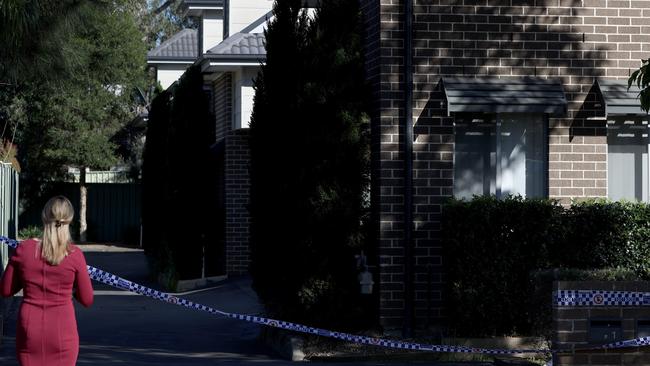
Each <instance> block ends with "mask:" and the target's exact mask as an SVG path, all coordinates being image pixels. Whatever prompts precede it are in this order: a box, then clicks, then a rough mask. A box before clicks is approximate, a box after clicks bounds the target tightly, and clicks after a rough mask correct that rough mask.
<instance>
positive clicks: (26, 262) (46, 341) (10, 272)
mask: <svg viewBox="0 0 650 366" xmlns="http://www.w3.org/2000/svg"><path fill="white" fill-rule="evenodd" d="M21 289H22V290H23V301H22V304H21V305H20V312H19V314H18V326H17V327H16V354H17V357H18V361H19V362H20V365H22V366H45V365H47V366H73V365H75V363H76V362H77V356H78V354H79V335H78V333H77V320H76V318H75V314H74V307H73V305H72V296H73V290H75V293H74V297H75V298H76V299H77V300H78V301H79V302H80V303H81V304H82V305H84V306H86V307H88V306H90V305H91V304H92V303H93V288H92V284H91V283H90V277H89V276H88V270H87V269H86V259H85V257H84V255H83V253H82V252H81V250H80V249H79V248H78V247H76V246H74V245H71V251H70V253H69V254H68V256H67V257H65V258H64V259H63V261H61V263H59V265H57V266H52V265H50V264H48V263H47V262H45V261H44V260H43V259H41V255H40V249H39V245H38V241H36V240H32V239H30V240H25V241H23V242H22V243H21V244H20V245H19V246H18V249H17V250H16V254H15V255H14V256H13V257H11V258H10V260H9V265H8V266H7V269H6V271H5V273H4V275H3V277H2V282H1V283H0V295H2V296H4V297H9V296H12V295H14V294H15V293H17V292H18V291H20V290H21Z"/></svg>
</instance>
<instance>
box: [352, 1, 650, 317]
mask: <svg viewBox="0 0 650 366" xmlns="http://www.w3.org/2000/svg"><path fill="white" fill-rule="evenodd" d="M373 3H377V2H372V1H368V2H365V3H362V4H364V5H365V6H364V10H365V11H366V14H367V21H368V22H369V24H368V26H367V28H369V29H373V27H375V28H376V27H378V28H379V30H378V32H370V33H369V34H368V36H367V37H368V39H369V42H375V43H376V44H378V45H379V47H380V51H379V54H377V53H373V52H368V54H367V57H368V59H369V60H368V64H369V65H374V64H378V66H377V68H376V70H377V71H376V72H377V74H378V75H375V74H373V73H370V74H369V78H370V80H371V82H372V84H373V85H374V91H375V93H376V95H378V107H377V108H378V111H376V113H375V115H373V119H372V128H373V133H374V134H378V136H379V137H378V138H377V139H376V140H375V141H374V144H373V159H374V161H373V183H374V184H375V186H374V188H375V189H374V194H375V196H373V207H374V210H375V212H374V215H375V217H376V218H377V221H378V222H379V227H378V228H377V236H378V237H377V243H378V248H379V263H380V278H379V279H380V282H381V285H380V290H379V291H380V297H381V300H380V301H381V303H380V307H381V319H382V324H383V325H384V326H386V327H388V328H391V327H398V326H400V325H401V324H402V318H401V315H402V307H403V304H404V302H403V301H404V292H403V263H404V258H403V254H402V252H403V239H402V237H403V233H402V226H401V222H402V221H401V220H402V213H403V203H402V202H403V201H402V196H401V195H402V188H403V186H402V182H403V181H402V179H403V178H402V177H403V171H402V162H403V160H402V157H401V153H400V150H401V146H400V144H401V137H400V134H401V130H400V125H401V123H402V118H401V116H402V111H401V109H400V108H401V105H402V103H403V93H402V91H403V90H404V89H403V84H402V63H403V58H402V52H403V49H402V46H403V24H402V21H403V15H402V10H403V4H402V1H401V0H380V1H379V4H378V5H377V6H378V12H379V16H376V15H374V14H373V12H374V11H375V8H374V7H373V6H372V5H369V4H373ZM414 3H415V4H414V23H413V27H414V32H413V37H414V39H413V45H414V49H413V50H412V52H413V56H414V70H413V71H414V75H413V80H414V105H413V116H414V121H413V123H414V139H415V141H414V190H415V197H414V204H415V208H414V219H415V223H414V230H415V231H414V240H415V255H416V268H415V276H416V284H415V289H416V307H417V309H416V311H417V312H416V315H417V316H418V317H419V318H420V319H422V318H425V317H426V318H429V319H434V320H435V321H441V319H442V318H444V312H443V309H442V307H441V301H440V299H441V296H442V293H441V291H442V290H441V289H442V281H443V276H442V265H443V258H442V257H441V244H442V243H441V242H440V234H439V223H440V217H441V208H442V206H441V205H442V202H443V201H444V200H445V199H446V198H447V197H450V196H451V195H452V194H453V151H454V127H453V117H447V111H446V102H445V100H444V95H443V91H442V90H441V85H440V78H441V76H472V75H481V76H498V77H523V76H539V77H551V78H558V79H560V80H561V81H562V83H563V85H564V89H565V93H566V97H567V100H568V103H569V104H568V109H569V113H568V116H567V117H566V118H551V119H550V120H549V131H548V132H549V193H550V196H551V197H552V198H558V199H560V200H561V201H562V202H564V203H568V202H569V201H570V200H571V199H572V198H585V197H606V195H607V187H606V185H607V145H606V144H607V137H606V122H605V119H604V118H602V117H603V114H604V111H603V106H602V103H601V102H600V101H599V100H598V97H597V95H596V93H594V92H593V90H592V85H593V82H594V79H595V78H596V77H608V78H626V77H627V76H628V74H629V72H630V69H635V68H637V67H638V66H639V65H640V59H642V58H648V56H649V55H650V1H640V0H639V1H629V0H617V1H614V0H414ZM377 33H378V35H377ZM369 69H370V70H373V69H372V68H369ZM428 280H431V282H430V283H429V282H428ZM430 284H433V285H430ZM429 293H432V294H429ZM428 296H432V297H431V298H433V299H434V303H433V305H432V304H431V303H429V302H427V299H428ZM428 307H432V310H431V311H428V310H427V308H428Z"/></svg>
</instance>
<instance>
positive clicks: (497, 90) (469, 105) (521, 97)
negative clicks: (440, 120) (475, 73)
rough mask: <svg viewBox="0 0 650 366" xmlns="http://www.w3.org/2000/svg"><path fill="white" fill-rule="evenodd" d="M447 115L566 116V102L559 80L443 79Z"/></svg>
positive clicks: (532, 78) (533, 78)
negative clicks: (472, 113) (512, 114)
mask: <svg viewBox="0 0 650 366" xmlns="http://www.w3.org/2000/svg"><path fill="white" fill-rule="evenodd" d="M442 83H443V88H444V91H445V95H446V97H447V112H448V113H449V115H451V113H454V112H482V113H547V114H550V115H554V116H564V115H566V108H567V102H566V98H565V96H564V89H563V88H562V84H561V83H560V81H559V80H549V79H542V78H537V77H524V78H515V79H497V78H494V77H477V78H469V77H443V78H442Z"/></svg>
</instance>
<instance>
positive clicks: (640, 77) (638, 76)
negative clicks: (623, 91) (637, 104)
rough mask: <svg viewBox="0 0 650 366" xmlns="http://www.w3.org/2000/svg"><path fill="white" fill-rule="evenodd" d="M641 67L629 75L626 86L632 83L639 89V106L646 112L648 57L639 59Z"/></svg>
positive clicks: (648, 107)
mask: <svg viewBox="0 0 650 366" xmlns="http://www.w3.org/2000/svg"><path fill="white" fill-rule="evenodd" d="M641 62H642V63H643V64H642V65H641V67H640V68H639V69H638V70H636V71H635V72H633V73H632V75H630V79H629V80H628V82H627V83H628V87H631V86H632V85H633V84H634V85H636V86H638V87H639V89H641V94H640V96H639V99H641V108H643V110H645V111H646V112H647V111H649V110H650V88H648V87H649V86H650V59H648V60H641Z"/></svg>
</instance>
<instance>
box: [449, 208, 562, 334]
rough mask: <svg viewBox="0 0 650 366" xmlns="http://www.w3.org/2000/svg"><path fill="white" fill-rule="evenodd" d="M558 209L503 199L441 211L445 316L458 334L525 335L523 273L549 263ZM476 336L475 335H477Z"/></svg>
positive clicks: (525, 291)
mask: <svg viewBox="0 0 650 366" xmlns="http://www.w3.org/2000/svg"><path fill="white" fill-rule="evenodd" d="M561 212H562V207H561V206H559V205H558V204H557V203H555V202H553V201H547V200H524V199H522V198H521V197H509V198H507V199H504V200H497V199H495V198H493V197H476V198H475V199H473V200H471V201H462V200H452V201H450V202H449V204H448V205H446V206H445V208H444V211H443V218H444V219H443V226H442V230H443V235H444V243H445V252H444V254H443V258H444V261H445V264H446V265H445V271H446V275H447V276H448V281H447V283H448V296H447V298H448V299H449V303H448V306H447V309H448V314H447V315H448V318H449V319H453V321H454V324H453V325H452V327H453V328H455V330H456V331H457V332H458V333H459V334H460V335H473V336H494V335H504V334H511V333H518V334H519V333H526V332H527V331H528V330H529V329H530V322H529V320H528V319H529V315H530V314H527V313H526V312H525V311H523V310H524V309H526V303H527V299H526V298H525V297H524V296H521V294H525V293H527V292H528V291H527V290H528V281H527V278H528V273H529V272H530V271H531V270H532V269H538V268H545V267H547V266H548V265H549V263H548V258H549V254H548V252H549V250H550V248H553V245H554V242H555V239H554V236H555V233H556V229H557V228H558V227H559V226H560V223H559V220H560V218H561ZM477 332H478V334H477Z"/></svg>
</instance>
